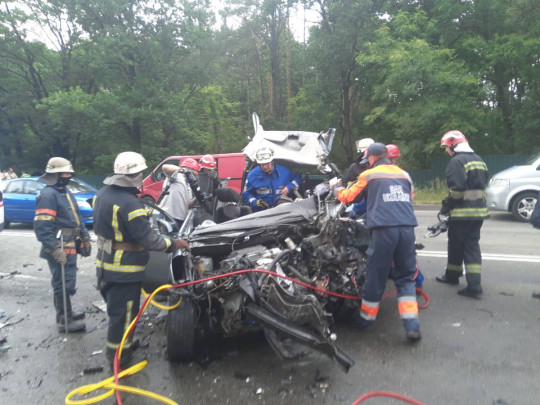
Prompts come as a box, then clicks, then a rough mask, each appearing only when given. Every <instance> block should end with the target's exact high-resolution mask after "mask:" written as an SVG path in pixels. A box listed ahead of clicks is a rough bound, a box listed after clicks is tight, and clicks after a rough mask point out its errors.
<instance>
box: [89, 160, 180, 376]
mask: <svg viewBox="0 0 540 405" xmlns="http://www.w3.org/2000/svg"><path fill="white" fill-rule="evenodd" d="M146 167H147V166H146V161H145V160H144V157H143V156H142V155H140V154H138V153H136V152H122V153H120V154H119V155H118V156H117V157H116V160H115V161H114V174H113V175H110V176H108V177H107V178H106V179H105V180H104V181H103V183H105V184H106V185H107V186H106V187H103V188H102V189H101V190H100V191H99V192H98V194H97V195H96V197H95V198H94V232H95V233H96V235H97V237H98V252H97V258H96V259H97V260H96V268H97V278H98V288H99V290H100V292H101V295H102V296H103V298H104V299H105V301H106V302H107V314H108V315H109V328H108V331H107V346H106V356H107V359H108V360H109V362H111V363H112V360H113V359H114V355H115V352H116V349H117V348H118V346H119V345H120V342H121V341H122V337H123V335H124V333H125V332H126V330H127V328H128V326H129V324H130V323H131V322H132V321H133V319H135V317H136V316H137V313H138V312H139V304H140V294H141V284H142V280H143V279H144V271H145V265H146V263H147V262H148V259H149V253H148V251H149V250H155V251H162V252H165V253H172V252H174V251H175V250H177V249H182V248H188V245H187V242H186V241H185V240H183V239H172V238H169V237H166V236H161V235H160V234H159V233H158V232H156V231H155V230H153V229H152V227H151V225H150V222H149V220H148V215H147V211H146V210H145V208H144V206H143V203H142V202H141V200H140V199H138V198H137V197H136V194H137V193H138V192H139V191H138V188H137V187H139V186H141V185H142V179H143V170H144V169H146ZM132 336H133V333H132V334H131V335H130V337H129V338H128V339H127V340H126V342H125V343H124V347H123V350H122V358H121V359H120V361H121V365H122V366H125V365H126V364H127V363H128V362H129V360H130V358H131V352H132V342H133V339H132Z"/></svg>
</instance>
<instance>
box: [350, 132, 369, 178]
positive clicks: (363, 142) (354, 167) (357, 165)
mask: <svg viewBox="0 0 540 405" xmlns="http://www.w3.org/2000/svg"><path fill="white" fill-rule="evenodd" d="M373 142H375V141H374V140H373V139H371V138H362V139H359V140H358V141H356V151H357V152H358V156H357V157H356V161H355V162H353V163H352V164H351V165H350V166H349V169H347V176H346V177H345V184H350V183H354V182H355V181H356V180H358V176H360V173H362V172H363V171H364V170H367V169H369V164H368V162H367V161H366V160H365V157H364V152H365V151H366V150H367V148H368V146H369V145H371V144H372V143H373Z"/></svg>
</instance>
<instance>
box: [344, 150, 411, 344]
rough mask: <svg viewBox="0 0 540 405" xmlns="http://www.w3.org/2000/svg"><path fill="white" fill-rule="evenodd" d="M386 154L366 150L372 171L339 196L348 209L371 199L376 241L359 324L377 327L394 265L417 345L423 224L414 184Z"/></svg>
mask: <svg viewBox="0 0 540 405" xmlns="http://www.w3.org/2000/svg"><path fill="white" fill-rule="evenodd" d="M387 153H388V151H387V149H386V146H385V145H383V144H382V143H379V142H375V143H373V144H371V145H370V146H369V147H368V149H367V158H368V162H369V165H370V169H368V170H366V171H364V172H362V173H361V174H360V175H359V176H358V180H357V181H356V183H354V184H353V185H352V186H351V187H350V188H348V189H345V188H338V189H337V192H336V195H337V199H338V200H339V201H341V202H342V203H344V204H350V203H351V202H353V201H354V200H355V199H356V198H357V197H358V196H360V195H365V196H366V202H367V218H366V225H367V227H368V228H370V230H371V238H370V242H369V247H368V249H367V251H366V254H367V266H366V267H367V269H366V282H365V284H364V291H363V294H362V304H361V306H360V314H359V318H358V325H359V326H360V327H361V328H365V327H369V326H371V325H372V324H373V323H374V322H375V319H376V317H377V313H378V311H379V304H380V302H381V299H382V296H383V293H384V289H385V287H386V280H388V275H389V274H390V271H391V269H392V261H393V262H394V270H393V277H394V284H395V285H396V288H397V296H398V310H399V315H400V317H401V320H402V323H403V326H404V328H405V333H406V336H407V338H408V339H409V340H412V341H418V340H419V339H420V322H419V319H418V304H417V302H416V292H415V281H414V275H415V273H416V252H415V245H414V240H415V237H414V227H415V226H417V225H418V222H417V221H416V217H415V215H414V211H413V206H412V181H411V178H410V176H409V174H408V173H407V172H405V171H404V170H402V169H400V168H399V167H398V166H396V165H393V164H392V163H391V162H390V160H388V159H387ZM334 184H335V183H334Z"/></svg>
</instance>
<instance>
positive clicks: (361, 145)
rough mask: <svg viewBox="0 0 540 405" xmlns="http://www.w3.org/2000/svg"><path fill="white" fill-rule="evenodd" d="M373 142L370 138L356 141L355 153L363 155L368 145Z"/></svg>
mask: <svg viewBox="0 0 540 405" xmlns="http://www.w3.org/2000/svg"><path fill="white" fill-rule="evenodd" d="M374 142H375V141H374V140H373V139H371V138H362V139H359V140H357V141H356V151H357V152H358V153H363V152H364V151H365V150H366V149H367V148H368V146H369V145H371V144H372V143H374Z"/></svg>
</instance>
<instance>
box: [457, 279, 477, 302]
mask: <svg viewBox="0 0 540 405" xmlns="http://www.w3.org/2000/svg"><path fill="white" fill-rule="evenodd" d="M465 278H466V279H467V287H466V288H464V289H463V290H459V291H458V294H459V295H461V296H464V297H470V298H477V299H480V298H482V285H481V275H480V273H467V274H466V275H465Z"/></svg>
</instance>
